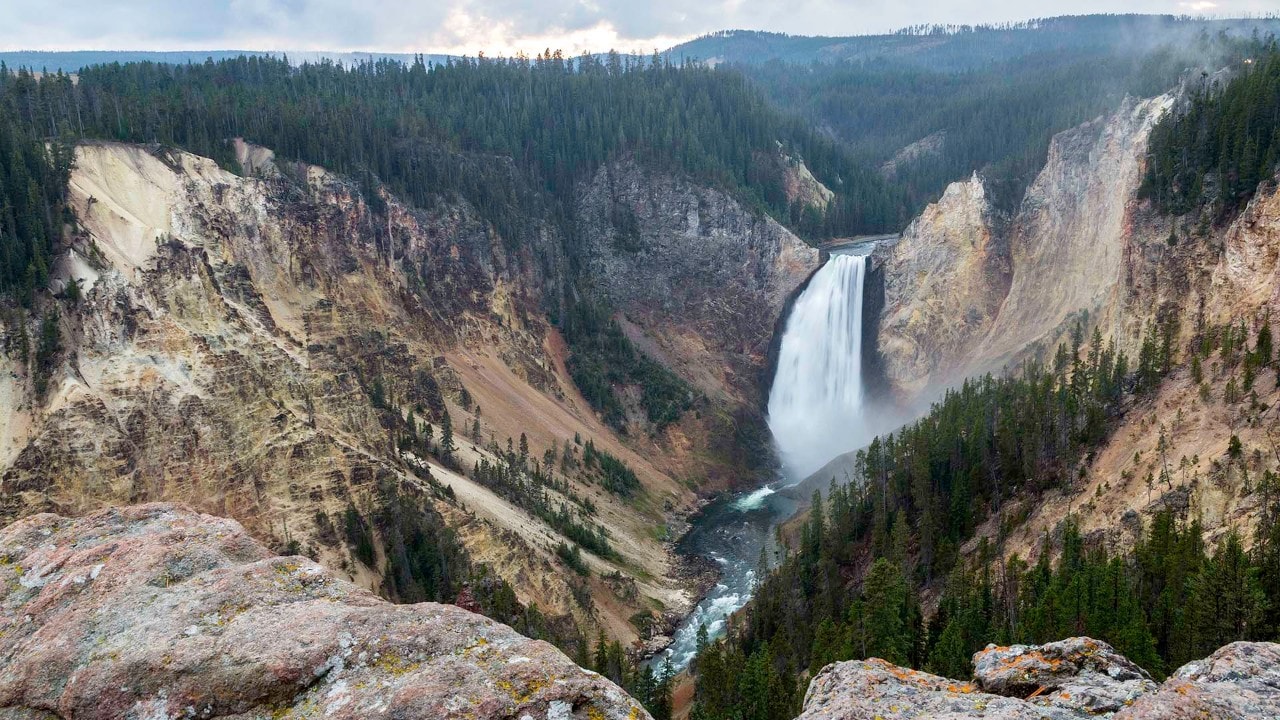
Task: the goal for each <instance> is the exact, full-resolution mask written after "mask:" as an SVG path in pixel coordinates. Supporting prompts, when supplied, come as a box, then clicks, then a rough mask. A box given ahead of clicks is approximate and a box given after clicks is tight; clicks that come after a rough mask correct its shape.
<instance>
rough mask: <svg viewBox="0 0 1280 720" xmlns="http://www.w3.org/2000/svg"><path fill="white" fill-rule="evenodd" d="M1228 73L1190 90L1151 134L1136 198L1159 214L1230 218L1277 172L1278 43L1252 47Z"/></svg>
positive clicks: (1279, 161) (1279, 132)
mask: <svg viewBox="0 0 1280 720" xmlns="http://www.w3.org/2000/svg"><path fill="white" fill-rule="evenodd" d="M1232 73H1233V76H1232V77H1231V78H1230V79H1229V80H1227V81H1225V82H1224V81H1221V80H1218V79H1216V78H1206V79H1205V80H1204V81H1203V82H1201V83H1199V84H1197V85H1196V86H1195V87H1194V88H1193V90H1192V91H1191V95H1190V98H1189V99H1188V100H1187V102H1186V103H1185V105H1184V106H1183V107H1182V108H1180V109H1178V110H1176V111H1175V112H1173V113H1171V114H1170V115H1169V116H1168V117H1166V118H1165V119H1164V120H1163V121H1162V122H1161V123H1160V124H1159V125H1157V126H1156V127H1155V129H1154V130H1152V133H1151V143H1150V149H1149V151H1148V152H1149V162H1148V163H1147V174H1146V177H1145V178H1144V180H1143V184H1142V188H1141V194H1142V195H1143V196H1145V197H1148V198H1151V199H1152V200H1153V201H1154V203H1155V204H1156V206H1157V207H1158V208H1159V209H1160V210H1161V211H1162V212H1165V213H1168V214H1174V215H1184V214H1186V213H1189V212H1192V211H1195V210H1198V209H1200V210H1203V211H1204V212H1205V213H1207V214H1206V215H1205V217H1206V218H1210V219H1212V220H1215V221H1220V220H1224V219H1227V218H1230V217H1233V216H1234V215H1235V213H1236V212H1237V211H1238V210H1240V209H1241V208H1242V207H1244V205H1245V204H1246V203H1248V202H1249V200H1250V199H1251V198H1253V196H1254V193H1255V192H1256V191H1257V189H1258V186H1259V184H1260V183H1262V182H1265V181H1268V180H1271V179H1273V177H1274V175H1275V173H1276V170H1277V168H1278V167H1280V45H1278V44H1277V43H1276V42H1274V41H1272V42H1270V43H1269V44H1267V45H1265V46H1263V47H1259V48H1257V49H1256V51H1255V52H1251V53H1249V54H1248V56H1247V57H1244V58H1241V59H1239V60H1238V61H1237V62H1236V63H1235V65H1234V66H1233V68H1232Z"/></svg>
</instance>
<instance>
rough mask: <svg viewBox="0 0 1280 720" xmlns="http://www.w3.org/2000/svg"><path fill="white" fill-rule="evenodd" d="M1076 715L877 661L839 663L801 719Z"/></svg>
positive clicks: (814, 685)
mask: <svg viewBox="0 0 1280 720" xmlns="http://www.w3.org/2000/svg"><path fill="white" fill-rule="evenodd" d="M1077 717H1079V716H1078V715H1076V714H1073V713H1068V712H1067V711H1064V710H1060V709H1056V708H1043V707H1039V706H1036V705H1033V704H1031V703H1029V702H1027V701H1025V700H1020V699H1018V698H1007V697H1001V696H999V695H992V694H990V693H984V692H981V691H979V690H978V689H977V687H976V686H975V685H974V684H973V683H967V682H958V681H956V680H948V679H947V678H944V677H939V676H937V675H930V674H929V673H924V672H919V671H917V670H908V669H907V668H902V667H898V666H897V665H893V664H891V663H887V662H885V661H884V660H880V659H878V658H872V659H871V660H852V661H849V662H842V663H834V664H832V665H828V666H826V667H825V668H823V669H822V671H821V672H819V673H818V675H817V676H816V677H815V678H814V679H813V682H811V683H810V684H809V691H808V692H807V693H805V698H804V711H803V712H802V713H801V714H800V717H799V718H797V720H872V719H873V718H875V719H878V720H925V719H926V718H930V719H932V718H946V719H947V720H964V719H965V718H987V719H989V720H1044V719H1045V718H1049V719H1050V720H1074V719H1075V718H1077Z"/></svg>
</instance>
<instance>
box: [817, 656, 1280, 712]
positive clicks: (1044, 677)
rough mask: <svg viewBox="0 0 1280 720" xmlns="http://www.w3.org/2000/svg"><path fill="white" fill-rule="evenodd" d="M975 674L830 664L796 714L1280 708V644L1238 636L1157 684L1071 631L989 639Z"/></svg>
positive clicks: (863, 663)
mask: <svg viewBox="0 0 1280 720" xmlns="http://www.w3.org/2000/svg"><path fill="white" fill-rule="evenodd" d="M974 670H975V678H974V681H973V682H962V681H957V680H948V679H947V678H943V677H939V676H937V675H930V674H928V673H923V672H918V671H915V670H908V669H906V668H902V667H898V666H897V665H892V664H890V663H887V662H885V661H883V660H879V659H874V658H873V659H871V660H854V661H850V662H841V663H834V664H831V665H828V666H827V667H825V668H823V669H822V671H821V672H820V673H818V675H817V676H816V677H815V678H814V679H813V682H812V683H810V685H809V691H808V693H806V695H805V701H804V711H803V712H802V713H801V715H800V717H799V718H798V720H925V719H926V718H930V719H934V718H945V719H946V720H978V719H979V718H981V719H982V720H1085V719H1087V718H1112V720H1209V719H1212V720H1252V719H1254V718H1280V645H1277V644H1275V643H1254V642H1238V643H1232V644H1231V645H1227V646H1226V647H1224V648H1222V649H1221V650H1218V651H1217V652H1216V653H1214V654H1213V655H1211V656H1210V657H1208V658H1206V659H1204V660H1199V661H1196V662H1193V663H1188V664H1187V665H1185V666H1183V667H1182V668H1181V669H1179V670H1178V671H1177V672H1175V673H1174V674H1173V675H1172V676H1171V677H1170V678H1169V679H1168V680H1167V681H1165V683H1164V684H1163V685H1160V686H1159V687H1157V686H1156V684H1155V683H1154V682H1153V681H1152V680H1151V678H1150V676H1148V675H1147V673H1146V672H1145V671H1144V670H1142V668H1139V667H1138V666H1137V665H1134V664H1133V663H1132V662H1130V661H1129V660H1128V659H1127V658H1125V657H1124V656H1123V655H1120V654H1119V653H1117V652H1116V651H1115V650H1114V649H1113V648H1112V647H1111V646H1110V645H1107V644H1106V643H1104V642H1101V641H1098V640H1093V639H1091V638H1085V637H1079V638H1068V639H1066V640H1061V641H1059V642H1054V643H1047V644H1045V645H1015V646H1012V647H996V646H990V647H988V648H987V649H986V650H983V651H981V652H978V653H976V654H975V655H974Z"/></svg>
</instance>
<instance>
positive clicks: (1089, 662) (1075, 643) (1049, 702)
mask: <svg viewBox="0 0 1280 720" xmlns="http://www.w3.org/2000/svg"><path fill="white" fill-rule="evenodd" d="M973 674H974V681H975V682H976V683H977V685H978V687H980V688H982V689H983V690H985V691H986V692H990V693H994V694H996V695H1004V696H1007V697H1020V698H1026V699H1027V701H1028V702H1030V703H1032V704H1034V705H1038V706H1042V707H1054V708H1062V709H1065V710H1070V711H1076V712H1080V713H1083V714H1084V715H1086V716H1089V715H1102V714H1106V713H1114V712H1117V711H1119V710H1122V709H1124V708H1125V707H1128V706H1129V705H1130V704H1132V703H1133V701H1134V700H1136V699H1137V698H1139V697H1141V696H1142V695H1145V694H1147V693H1150V692H1152V691H1154V690H1155V689H1156V683H1155V681H1153V680H1152V679H1151V676H1150V675H1149V674H1147V671H1146V670H1143V669H1142V668H1140V667H1138V666H1137V665H1135V664H1133V663H1132V662H1130V660H1129V659H1128V658H1126V657H1125V656H1123V655H1121V654H1120V653H1118V652H1116V651H1115V648H1113V647H1111V646H1110V645H1108V644H1107V643H1104V642H1102V641H1099V640H1094V639H1092V638H1087V637H1074V638H1067V639H1066V640H1059V641H1058V642H1051V643H1046V644H1044V645H1013V646H1009V647H997V646H995V645H989V646H988V647H987V648H986V649H985V650H981V651H979V652H977V653H975V654H974V656H973Z"/></svg>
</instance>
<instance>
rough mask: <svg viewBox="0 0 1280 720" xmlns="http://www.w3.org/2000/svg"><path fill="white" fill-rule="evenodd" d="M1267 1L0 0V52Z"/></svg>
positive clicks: (501, 42)
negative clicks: (523, 0)
mask: <svg viewBox="0 0 1280 720" xmlns="http://www.w3.org/2000/svg"><path fill="white" fill-rule="evenodd" d="M1278 9H1280V1H1278V0H650V1H648V2H646V1H645V0H545V1H544V2H521V1H520V0H0V50H83V49H89V50H216V49H235V50H335V51H350V50H376V51H383V52H441V53H457V54H468V55H474V54H475V53H476V52H478V51H484V52H486V53H487V54H490V55H497V54H504V55H513V54H515V53H516V52H517V51H523V52H526V53H528V54H535V53H536V52H538V51H539V50H542V49H543V48H548V47H549V48H559V49H562V50H565V51H566V52H568V53H571V54H577V53H580V52H583V51H593V52H594V51H603V50H608V49H617V50H620V51H632V50H638V51H649V50H653V49H655V48H666V47H669V46H671V45H674V44H676V43H678V42H680V41H682V40H686V39H688V38H691V37H695V36H697V35H701V34H704V33H707V32H710V31H712V30H723V29H730V28H746V29H753V30H773V31H777V32H787V33H792V34H801V35H854V34H861V33H870V32H881V31H885V30H890V29H894V28H898V27H902V26H905V25H915V24H920V23H982V22H998V21H1003V20H1025V19H1028V18H1030V17H1046V16H1051V15H1066V14H1073V15H1074V14H1083V13H1095V12H1109V13H1128V12H1138V13H1174V14H1188V13H1194V14H1209V15H1242V14H1246V13H1251V14H1262V13H1268V12H1270V13H1274V12H1276V11H1277V10H1278Z"/></svg>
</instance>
